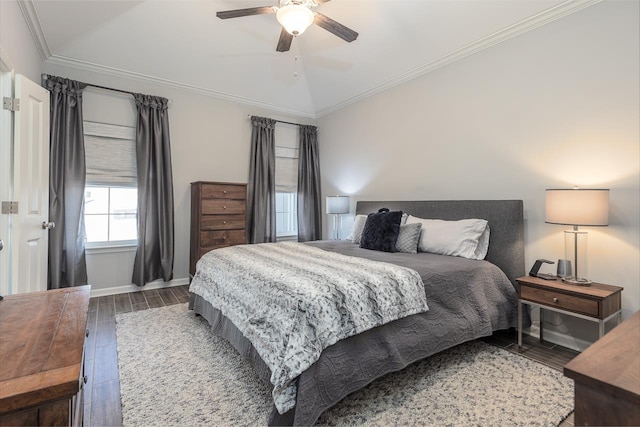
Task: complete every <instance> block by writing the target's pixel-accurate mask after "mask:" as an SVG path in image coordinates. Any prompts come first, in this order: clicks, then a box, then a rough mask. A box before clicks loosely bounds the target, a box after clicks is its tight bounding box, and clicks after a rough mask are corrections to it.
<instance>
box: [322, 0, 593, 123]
mask: <svg viewBox="0 0 640 427" xmlns="http://www.w3.org/2000/svg"><path fill="white" fill-rule="evenodd" d="M600 1H601V0H568V1H566V2H564V3H562V4H560V5H558V6H555V7H552V8H550V9H547V10H544V11H542V12H540V13H537V14H535V15H533V16H531V17H529V18H527V19H524V20H522V21H520V22H518V23H516V24H513V25H510V26H508V27H506V28H503V29H502V30H500V31H497V32H495V33H493V34H491V35H489V36H487V37H484V38H482V39H480V40H476V41H475V42H472V43H469V44H467V45H466V46H463V47H461V48H459V49H456V50H454V51H452V52H449V53H447V54H445V55H443V56H441V57H440V58H438V59H436V60H434V61H431V62H428V63H426V64H424V65H421V66H419V67H417V68H414V69H413V70H410V71H407V72H405V73H402V74H399V75H397V76H395V77H392V78H390V79H389V80H387V81H385V82H383V83H382V84H379V85H377V86H374V87H372V88H369V89H366V90H364V91H362V92H360V93H358V94H356V95H354V96H351V97H348V98H345V99H344V100H342V101H340V102H338V103H336V104H334V105H332V106H330V107H327V108H325V109H322V110H320V111H318V112H316V118H320V117H322V116H325V115H327V114H329V113H333V112H334V111H337V110H341V109H343V108H345V107H347V106H349V105H351V104H355V103H356V102H359V101H362V100H363V99H366V98H369V97H371V96H373V95H376V94H378V93H381V92H384V91H385V90H387V89H391V88H392V87H395V86H398V85H400V84H402V83H405V82H408V81H409V80H413V79H415V78H417V77H420V76H422V75H424V74H428V73H430V72H432V71H435V70H437V69H439V68H442V67H445V66H447V65H449V64H452V63H453V62H456V61H459V60H461V59H464V58H466V57H467V56H471V55H473V54H475V53H478V52H481V51H483V50H485V49H488V48H490V47H492V46H495V45H497V44H499V43H502V42H505V41H507V40H511V39H513V38H515V37H518V36H519V35H521V34H524V33H526V32H528V31H531V30H534V29H536V28H538V27H541V26H543V25H545V24H548V23H550V22H553V21H555V20H557V19H560V18H563V17H565V16H567V15H570V14H572V13H575V12H578V11H580V10H582V9H584V8H586V7H589V6H592V5H594V4H597V3H599V2H600Z"/></svg>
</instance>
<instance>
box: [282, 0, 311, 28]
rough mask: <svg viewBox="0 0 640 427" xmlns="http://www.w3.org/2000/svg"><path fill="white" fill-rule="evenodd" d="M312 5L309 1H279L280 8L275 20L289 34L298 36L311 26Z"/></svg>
mask: <svg viewBox="0 0 640 427" xmlns="http://www.w3.org/2000/svg"><path fill="white" fill-rule="evenodd" d="M312 5H315V3H312V2H311V1H309V0H304V1H298V0H280V8H279V9H278V12H276V18H277V19H278V22H279V23H280V25H282V26H283V27H284V29H285V30H287V32H288V33H289V34H291V35H293V36H298V35H300V34H302V33H304V31H305V30H306V29H307V28H309V26H310V25H311V24H313V19H314V14H313V12H312V11H311V7H312Z"/></svg>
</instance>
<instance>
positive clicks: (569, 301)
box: [520, 284, 599, 317]
mask: <svg viewBox="0 0 640 427" xmlns="http://www.w3.org/2000/svg"><path fill="white" fill-rule="evenodd" d="M520 298H521V299H523V300H527V301H531V302H536V303H539V304H544V305H546V306H548V307H555V308H559V309H562V310H567V311H573V312H575V313H582V314H586V315H587V316H593V317H598V315H599V313H598V302H597V301H595V300H591V299H586V298H580V297H576V296H573V295H567V294H563V293H560V292H554V291H547V290H544V289H538V288H534V287H529V286H523V285H522V284H520Z"/></svg>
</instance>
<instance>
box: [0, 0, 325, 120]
mask: <svg viewBox="0 0 640 427" xmlns="http://www.w3.org/2000/svg"><path fill="white" fill-rule="evenodd" d="M0 1H1V0H0ZM45 62H46V63H47V64H52V65H61V66H64V67H70V68H76V69H79V70H85V71H91V72H94V73H100V74H106V75H109V76H114V77H121V78H126V79H130V80H137V81H142V82H145V83H152V84H155V85H160V86H165V87H171V88H175V89H180V90H184V91H186V92H192V93H197V94H199V95H205V96H211V97H213V98H218V99H223V100H226V101H232V102H237V103H240V104H245V105H249V106H252V107H257V108H263V109H267V110H270V111H275V112H279V113H284V114H287V115H293V116H298V117H307V118H311V119H315V118H316V116H315V114H314V113H312V112H305V111H298V110H292V109H289V108H284V107H280V106H277V105H273V104H267V103H265V102H260V101H255V100H253V99H249V98H244V97H241V96H237V95H231V94H228V93H224V92H219V91H216V90H212V89H207V88H204V87H200V86H195V85H190V84H186V83H180V82H176V81H173V80H168V79H162V78H159V77H154V76H149V75H147V74H142V73H136V72H133V71H127V70H123V69H120V68H115V67H108V66H106V65H100V64H95V63H93V62H88V61H82V60H79V59H74V58H67V57H64V56H59V55H51V56H50V57H49V59H47V60H46V61H45Z"/></svg>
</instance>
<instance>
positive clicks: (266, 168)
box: [247, 116, 276, 243]
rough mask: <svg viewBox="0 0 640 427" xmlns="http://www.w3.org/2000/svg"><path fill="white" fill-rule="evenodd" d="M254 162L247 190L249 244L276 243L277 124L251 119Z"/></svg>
mask: <svg viewBox="0 0 640 427" xmlns="http://www.w3.org/2000/svg"><path fill="white" fill-rule="evenodd" d="M251 125H252V127H253V129H252V132H251V159H250V163H249V185H248V189H247V193H248V196H247V197H248V200H247V224H248V226H249V230H248V232H249V243H266V242H275V241H276V148H275V146H276V144H275V134H274V132H275V126H276V121H275V120H272V119H267V118H264V117H256V116H251Z"/></svg>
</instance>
